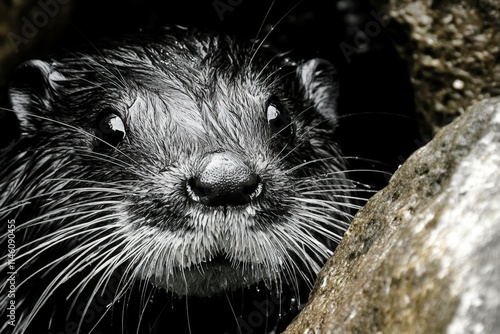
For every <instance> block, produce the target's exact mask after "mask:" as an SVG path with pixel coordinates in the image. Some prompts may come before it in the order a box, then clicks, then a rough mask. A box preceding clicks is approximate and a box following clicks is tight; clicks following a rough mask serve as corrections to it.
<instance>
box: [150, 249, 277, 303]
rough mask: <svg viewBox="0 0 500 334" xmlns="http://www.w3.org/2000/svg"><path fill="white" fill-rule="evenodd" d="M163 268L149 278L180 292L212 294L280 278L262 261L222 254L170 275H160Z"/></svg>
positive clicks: (201, 295) (186, 293)
mask: <svg viewBox="0 0 500 334" xmlns="http://www.w3.org/2000/svg"><path fill="white" fill-rule="evenodd" d="M160 272H164V271H157V272H156V273H154V274H153V275H152V276H151V277H148V278H147V280H148V281H149V282H151V283H152V284H153V285H155V286H156V287H157V288H161V289H164V290H166V291H168V292H173V293H175V294H176V295H178V296H198V297H210V296H215V295H218V294H220V293H223V292H224V291H233V290H237V289H241V288H244V287H248V286H250V285H252V284H255V283H258V282H260V281H263V280H264V281H270V280H276V277H270V276H271V273H270V272H269V270H266V269H265V268H264V266H263V265H262V264H253V263H237V264H235V263H231V262H230V261H229V260H227V259H226V258H224V257H222V256H220V257H215V258H214V259H212V260H210V261H208V262H203V263H200V264H197V265H193V266H191V267H189V268H185V269H181V268H176V269H175V270H174V271H173V273H172V274H171V275H170V276H168V277H165V276H161V275H158V274H159V273H160ZM274 275H276V273H274Z"/></svg>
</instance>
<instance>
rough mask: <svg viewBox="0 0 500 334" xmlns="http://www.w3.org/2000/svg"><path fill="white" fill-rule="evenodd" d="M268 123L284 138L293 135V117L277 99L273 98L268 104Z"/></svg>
mask: <svg viewBox="0 0 500 334" xmlns="http://www.w3.org/2000/svg"><path fill="white" fill-rule="evenodd" d="M267 123H268V124H269V127H270V128H271V130H272V131H273V132H274V133H277V134H279V135H280V136H282V137H284V138H290V137H291V136H292V135H293V125H292V117H290V113H289V112H288V110H287V109H286V108H285V107H284V106H283V104H281V102H280V101H279V100H277V99H273V100H271V101H270V102H269V103H268V105H267Z"/></svg>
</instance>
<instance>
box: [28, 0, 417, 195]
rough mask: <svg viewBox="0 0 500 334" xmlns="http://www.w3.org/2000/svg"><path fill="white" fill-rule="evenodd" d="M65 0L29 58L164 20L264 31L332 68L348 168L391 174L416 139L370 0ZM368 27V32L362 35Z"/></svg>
mask: <svg viewBox="0 0 500 334" xmlns="http://www.w3.org/2000/svg"><path fill="white" fill-rule="evenodd" d="M67 5H73V6H74V8H73V9H74V10H73V13H72V16H71V19H70V24H69V26H68V27H67V28H66V29H65V30H64V32H63V33H62V34H61V36H60V37H59V39H58V40H57V42H56V43H55V45H53V46H51V48H50V49H49V52H45V51H44V52H43V53H41V52H36V51H35V52H36V53H35V54H34V55H32V56H31V57H44V56H48V55H49V54H50V52H53V53H58V52H64V51H65V50H68V49H71V48H73V47H75V46H77V45H82V44H83V45H88V44H89V43H92V41H94V40H96V39H100V38H106V37H113V36H114V35H120V34H122V33H128V32H137V31H139V30H149V29H153V28H156V27H160V26H170V25H182V26H197V27H208V28H210V29H214V30H218V31H223V32H227V33H230V34H236V35H240V36H244V37H247V38H256V37H258V38H263V37H264V36H267V38H266V41H267V42H269V43H271V44H272V45H273V46H275V47H276V48H277V49H279V50H282V51H291V57H292V58H295V59H309V58H314V57H321V58H325V59H327V60H329V61H331V62H332V63H333V64H334V65H335V67H336V68H337V70H338V72H339V75H340V100H339V114H340V118H339V127H338V129H337V133H336V137H337V138H336V140H337V141H338V143H339V145H340V146H341V148H342V150H343V152H344V154H345V155H346V156H347V157H350V158H349V159H348V161H349V163H350V165H349V168H351V169H358V168H368V169H375V170H384V171H388V172H392V171H394V170H395V168H397V166H398V165H399V164H400V163H401V162H402V161H404V159H405V158H406V157H407V156H408V155H409V154H410V153H411V152H412V151H413V150H415V149H416V148H417V143H420V140H419V136H418V133H417V126H416V122H415V119H414V105H413V93H412V88H411V85H410V82H409V78H408V74H407V70H406V66H405V64H403V63H402V62H401V60H400V59H399V57H398V55H397V53H396V52H395V50H394V48H393V47H392V44H391V41H390V40H389V39H388V38H387V37H386V36H385V34H384V33H383V31H378V30H377V27H378V28H381V27H380V23H379V22H378V21H377V20H376V18H375V17H374V16H373V13H371V11H373V8H371V6H370V4H369V1H366V0H341V1H324V0H323V1H320V0H303V1H296V0H294V1H285V0H280V1H274V2H273V1H269V0H268V1H263V0H204V1H201V0H191V1H176V2H167V1H160V0H125V1H118V0H113V1H104V0H100V1H97V0H85V1H83V0H69V2H68V4H67ZM65 6H66V5H65ZM273 26H274V29H273V30H272V31H271V32H270V29H271V27H273ZM261 27H262V29H260V28H261ZM366 29H368V30H367V31H368V33H369V36H368V38H366V37H367V35H363V31H365V30H366ZM360 31H361V32H360ZM269 32H270V33H269ZM268 33H269V34H268ZM267 34H268V35H267ZM359 43H362V44H363V45H362V47H360V46H361V45H360V44H359ZM343 49H344V51H343ZM40 53H41V54H40ZM346 53H348V56H347V57H346ZM31 57H30V54H27V55H24V56H23V57H22V58H31ZM18 60H19V62H21V61H23V60H24V59H21V58H19V59H18ZM358 157H359V158H358ZM352 177H354V178H355V179H358V180H360V181H362V182H364V183H368V184H373V185H374V186H375V187H377V188H379V187H381V186H383V185H384V184H385V182H386V181H387V179H388V177H387V176H384V175H382V174H380V173H355V174H353V175H352Z"/></svg>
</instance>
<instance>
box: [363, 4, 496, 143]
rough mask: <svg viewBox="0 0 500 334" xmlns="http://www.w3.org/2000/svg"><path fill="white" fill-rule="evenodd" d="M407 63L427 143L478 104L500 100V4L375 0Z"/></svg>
mask: <svg viewBox="0 0 500 334" xmlns="http://www.w3.org/2000/svg"><path fill="white" fill-rule="evenodd" d="M372 3H373V4H374V5H375V7H376V8H377V11H382V12H385V13H386V14H387V16H388V20H389V23H388V25H387V26H386V30H387V32H388V33H389V36H390V37H391V38H392V39H393V41H394V43H395V46H396V49H397V50H398V51H399V54H400V55H401V57H403V58H404V60H405V61H406V62H407V64H408V67H409V72H410V76H411V80H412V84H413V87H414V92H415V103H416V110H417V113H418V114H419V117H420V128H421V133H422V136H423V138H424V139H426V141H428V140H430V139H431V138H432V137H433V136H434V135H435V133H436V132H437V131H438V130H439V129H440V128H441V127H442V126H444V125H446V124H448V123H449V122H451V121H452V120H453V119H454V118H456V117H457V116H458V115H459V114H460V113H461V112H463V110H464V109H465V108H466V107H468V106H470V105H472V104H473V103H474V102H477V101H480V100H482V99H484V98H487V97H491V96H498V95H500V62H499V59H500V2H499V1H496V0H479V1H467V0H459V1H452V2H447V1H423V0H419V1H414V0H391V1H389V0H372Z"/></svg>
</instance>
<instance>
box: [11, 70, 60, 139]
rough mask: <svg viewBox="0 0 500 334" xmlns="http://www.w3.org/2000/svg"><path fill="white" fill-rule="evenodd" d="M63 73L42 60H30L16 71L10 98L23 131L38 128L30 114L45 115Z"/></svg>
mask: <svg viewBox="0 0 500 334" xmlns="http://www.w3.org/2000/svg"><path fill="white" fill-rule="evenodd" d="M60 77H61V75H60V74H59V73H58V72H56V71H54V70H53V69H52V66H51V65H50V64H49V63H47V62H44V61H41V60H30V61H27V62H25V63H23V64H21V65H19V67H18V68H17V69H16V70H15V71H14V73H13V76H12V81H11V83H10V87H9V98H10V103H11V106H12V109H13V110H14V114H15V116H16V118H17V120H18V122H19V125H20V127H21V130H22V131H29V130H33V129H34V128H36V126H35V123H37V121H35V120H34V119H33V118H32V117H30V115H32V114H38V115H44V114H45V113H46V112H47V111H48V110H49V109H50V108H51V104H50V101H52V100H53V98H52V97H53V95H54V93H55V89H56V86H57V85H56V84H55V82H54V80H55V79H59V78H60Z"/></svg>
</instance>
